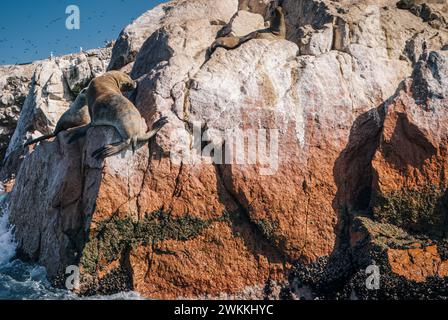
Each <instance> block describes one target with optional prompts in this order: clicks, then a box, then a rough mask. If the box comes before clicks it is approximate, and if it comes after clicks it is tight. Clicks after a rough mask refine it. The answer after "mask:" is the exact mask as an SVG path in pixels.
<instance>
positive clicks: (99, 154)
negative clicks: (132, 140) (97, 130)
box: [92, 141, 129, 160]
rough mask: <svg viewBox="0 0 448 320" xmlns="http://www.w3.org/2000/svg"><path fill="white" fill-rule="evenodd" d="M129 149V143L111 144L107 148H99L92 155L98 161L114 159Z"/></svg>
mask: <svg viewBox="0 0 448 320" xmlns="http://www.w3.org/2000/svg"><path fill="white" fill-rule="evenodd" d="M128 147H129V143H128V142H127V141H125V142H117V143H113V144H109V145H107V146H104V147H102V148H99V149H98V150H96V151H95V152H94V153H92V157H93V158H95V159H96V160H101V159H105V158H108V157H112V156H114V155H116V154H119V153H120V152H122V151H123V150H125V149H126V148H128Z"/></svg>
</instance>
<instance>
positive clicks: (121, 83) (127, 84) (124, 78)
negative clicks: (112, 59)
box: [108, 71, 137, 92]
mask: <svg viewBox="0 0 448 320" xmlns="http://www.w3.org/2000/svg"><path fill="white" fill-rule="evenodd" d="M108 73H109V74H110V75H111V76H112V77H113V78H114V79H115V81H116V82H117V84H118V87H119V88H120V91H121V92H129V91H132V90H135V89H136V88H137V82H136V81H134V80H132V79H131V77H130V76H129V75H128V74H126V73H124V72H121V71H110V72H108Z"/></svg>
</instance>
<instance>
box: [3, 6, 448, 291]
mask: <svg viewBox="0 0 448 320" xmlns="http://www.w3.org/2000/svg"><path fill="white" fill-rule="evenodd" d="M282 5H283V8H284V11H285V12H286V21H287V39H286V40H278V41H273V42H270V41H268V40H251V41H249V42H247V43H245V44H244V45H242V46H241V47H239V48H237V49H235V50H231V51H227V50H225V49H222V48H219V49H218V50H217V51H215V52H214V53H213V54H210V52H209V50H208V48H209V47H210V45H211V44H212V43H213V41H214V39H215V38H216V36H217V35H218V34H222V33H229V32H230V33H233V34H236V35H240V34H244V33H246V32H251V31H254V30H257V29H259V28H260V27H263V25H264V24H265V23H264V20H265V19H268V18H269V17H270V15H271V14H272V5H269V1H258V0H257V1H255V0H254V1H251V0H249V1H247V0H244V1H237V0H223V1H219V2H216V1H210V0H209V1H207V0H194V1H192V0H188V1H186V0H174V1H171V2H168V3H165V4H162V5H160V6H158V7H156V8H155V9H153V10H151V11H148V12H147V13H145V14H144V15H143V16H142V17H140V18H138V19H137V20H136V21H134V22H133V23H132V24H131V25H129V26H128V27H126V28H125V29H124V30H123V32H122V33H121V34H120V36H119V39H118V40H117V41H116V43H115V46H114V48H113V50H112V56H111V57H110V64H109V66H108V69H109V70H112V69H121V70H124V71H127V72H129V73H130V75H131V76H132V77H133V78H134V79H137V80H138V83H139V85H138V89H137V91H136V92H134V94H133V95H132V97H131V99H132V100H133V101H134V102H135V104H136V106H137V108H138V109H139V111H140V112H141V114H142V116H143V117H144V118H145V119H146V121H147V123H148V125H151V124H152V123H153V122H154V120H156V119H157V118H158V117H159V116H166V117H168V119H169V124H168V125H167V126H166V127H165V128H164V129H163V130H162V131H161V133H160V134H159V135H158V137H157V138H156V139H155V140H154V141H152V142H151V143H150V144H148V145H147V146H144V147H142V148H141V149H139V150H138V152H137V153H136V154H135V155H133V154H132V152H130V151H129V152H124V153H123V154H121V155H119V156H115V157H113V158H109V159H107V160H106V161H104V162H99V161H96V160H95V159H93V158H92V157H91V153H92V151H94V150H96V149H97V148H99V147H100V146H103V145H104V144H106V143H109V142H114V139H116V136H115V135H116V134H115V132H114V131H113V130H111V129H108V128H95V129H92V130H90V131H89V133H88V135H87V137H86V138H85V139H84V140H82V141H80V142H79V143H78V144H75V145H68V144H67V138H66V134H60V135H59V136H58V137H57V139H55V140H53V141H48V142H43V143H41V144H40V145H38V146H37V147H35V148H34V150H23V149H20V145H21V144H22V143H23V141H24V140H25V139H26V137H27V136H28V135H29V134H30V133H33V132H34V131H38V132H39V133H41V134H43V133H47V132H48V131H49V130H51V128H52V126H53V125H54V123H55V121H56V120H57V118H58V116H59V115H60V114H61V112H63V110H64V109H65V108H66V107H67V101H70V100H71V99H73V97H74V95H75V94H76V92H79V89H80V88H81V87H83V86H85V85H86V84H87V83H88V80H89V79H90V78H91V77H92V76H94V75H97V74H99V73H101V72H103V71H104V69H105V68H106V65H105V64H104V62H105V61H106V60H107V59H103V58H98V57H93V58H92V57H81V58H77V59H76V61H70V62H69V63H68V64H66V63H61V62H60V61H56V62H51V61H50V62H49V61H46V62H44V63H42V64H40V65H39V66H38V68H37V69H36V71H35V72H34V77H33V79H34V80H33V82H32V87H31V91H30V94H29V95H28V97H27V102H25V106H26V107H24V108H23V109H22V113H21V116H20V121H19V125H18V127H17V129H16V131H15V133H14V136H13V138H12V140H11V142H10V146H9V149H8V153H7V156H9V158H8V159H7V164H6V165H5V166H4V167H3V179H4V180H8V181H10V183H9V184H10V185H13V188H12V190H11V192H10V193H9V195H8V197H7V200H6V201H7V204H8V208H9V210H10V213H11V217H10V220H11V223H12V224H14V225H15V228H16V229H15V230H16V239H17V241H18V244H19V256H20V257H22V258H23V259H29V260H33V261H37V262H38V263H40V264H42V265H44V266H45V267H46V268H47V270H48V273H49V276H50V277H51V278H52V279H54V280H55V282H56V283H57V282H58V281H57V280H58V279H59V280H60V279H61V276H62V275H63V274H64V271H65V268H66V267H67V266H69V265H77V266H79V267H80V268H81V273H82V287H81V290H80V291H81V293H83V294H91V293H98V292H105V293H106V292H116V291H122V290H129V289H132V290H136V291H138V292H140V293H141V294H143V295H144V296H148V297H152V298H180V297H187V298H197V297H204V298H217V297H220V298H235V297H241V298H263V297H267V298H301V297H305V298H313V297H326V298H407V297H427V296H430V297H445V296H447V293H446V292H445V291H446V290H445V289H444V288H445V287H446V286H445V285H444V283H445V276H447V275H448V271H447V270H448V267H447V264H448V256H447V255H446V254H445V252H446V248H448V247H447V246H446V243H445V238H446V229H447V222H446V218H447V213H448V212H447V210H448V207H447V206H448V203H447V198H446V176H445V172H446V170H445V168H446V159H447V155H446V152H447V151H446V150H447V149H446V147H447V134H446V130H445V129H446V125H447V119H446V117H447V116H448V113H447V111H446V106H447V99H448V92H447V83H448V51H444V50H446V49H447V43H448V42H447V40H448V30H447V24H446V21H447V19H448V12H447V11H448V7H447V5H446V2H445V1H429V2H428V1H425V2H422V3H420V2H419V1H399V2H397V1H394V0H383V1H373V0H372V1H370V0H363V1H352V0H341V1H330V0H323V1H317V0H284V1H283V4H282ZM70 70H78V71H76V72H72V71H70ZM84 71H86V76H80V74H84ZM71 75H73V76H71ZM74 75H76V76H74ZM42 101H45V104H44V105H45V106H46V107H47V108H42V107H41V106H42V103H41V102H42ZM42 114H43V115H44V117H43V118H42V117H40V116H36V115H42ZM20 123H21V124H20ZM229 133H233V134H230V135H229V136H226V135H228V134H229ZM263 134H265V135H267V137H265V138H266V139H265V140H263V139H260V138H258V139H257V138H255V139H256V140H251V139H252V138H253V137H254V136H255V137H264V136H263ZM245 135H246V136H245ZM198 136H199V139H198ZM244 136H245V139H243V140H231V139H228V138H229V137H230V138H232V139H233V138H241V137H244ZM201 137H202V139H201ZM223 137H227V139H224V138H223ZM238 141H239V142H238ZM246 142H248V143H247V145H246ZM238 148H239V149H238ZM254 148H255V149H254ZM14 150H21V151H14ZM232 150H233V151H235V150H236V152H232ZM250 150H252V151H253V150H258V151H260V150H264V151H266V152H264V153H258V157H255V158H253V157H251V154H253V153H251V152H250ZM255 153H256V152H255ZM260 154H268V155H271V157H268V158H267V159H266V158H263V157H260ZM241 155H243V157H242V158H238V157H239V156H240V157H241ZM244 155H245V156H246V157H244ZM233 156H235V157H233ZM224 158H225V160H226V161H222V160H223V159H224ZM212 160H214V161H212ZM15 173H17V174H16V175H14V174H15ZM11 181H13V182H11ZM372 264H376V265H377V266H379V268H380V270H381V275H382V278H381V279H382V282H381V287H380V289H379V290H375V291H369V290H367V289H366V287H365V278H366V274H365V272H364V270H365V269H366V267H367V266H369V265H372ZM410 289H412V290H410Z"/></svg>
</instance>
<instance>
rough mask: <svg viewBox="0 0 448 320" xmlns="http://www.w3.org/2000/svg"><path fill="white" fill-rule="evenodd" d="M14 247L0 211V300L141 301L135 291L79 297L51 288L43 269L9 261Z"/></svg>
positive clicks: (12, 237) (11, 232) (8, 226)
mask: <svg viewBox="0 0 448 320" xmlns="http://www.w3.org/2000/svg"><path fill="white" fill-rule="evenodd" d="M0 197H1V196H0ZM16 247H17V244H16V242H15V241H14V230H13V228H12V227H11V226H10V225H9V223H8V213H7V212H6V210H4V209H0V300H80V299H87V300H142V299H143V298H142V297H141V296H140V295H138V294H137V293H135V292H122V293H118V294H115V295H111V296H94V297H89V298H84V297H83V298H81V297H78V296H77V295H76V294H74V293H72V292H70V291H68V290H61V289H56V288H53V287H52V286H51V284H50V282H49V281H48V279H47V274H46V270H45V268H44V267H41V266H38V265H35V264H29V263H24V262H22V261H20V260H14V259H13V257H14V255H15V253H16Z"/></svg>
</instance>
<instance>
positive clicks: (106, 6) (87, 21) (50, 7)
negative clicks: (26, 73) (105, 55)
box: [0, 0, 165, 64]
mask: <svg viewBox="0 0 448 320" xmlns="http://www.w3.org/2000/svg"><path fill="white" fill-rule="evenodd" d="M161 2H165V1H162V0H37V1H36V0H6V1H1V4H0V64H15V63H26V62H31V61H34V60H39V59H45V58H48V57H49V56H50V52H53V53H54V55H62V54H67V53H72V52H78V51H79V48H80V47H82V48H83V49H85V50H87V49H92V48H98V47H102V46H104V43H105V42H106V41H110V40H114V39H116V38H117V37H118V35H119V33H120V31H121V30H122V29H123V28H124V27H125V26H126V25H128V24H129V23H130V22H131V21H132V20H134V19H135V18H137V17H139V16H140V15H141V14H143V13H144V12H145V11H147V10H149V9H151V8H153V7H155V6H156V5H157V4H159V3H161ZM69 5H77V6H78V7H79V9H80V18H81V19H80V23H81V24H80V29H79V30H68V29H67V28H66V26H65V22H66V19H67V17H68V15H67V14H66V13H65V11H66V8H67V6H69Z"/></svg>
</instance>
